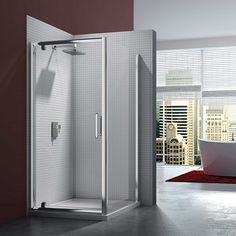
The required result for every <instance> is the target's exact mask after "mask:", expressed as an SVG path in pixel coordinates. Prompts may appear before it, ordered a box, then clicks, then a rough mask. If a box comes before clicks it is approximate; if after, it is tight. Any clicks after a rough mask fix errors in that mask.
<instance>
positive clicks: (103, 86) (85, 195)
mask: <svg viewBox="0 0 236 236" xmlns="http://www.w3.org/2000/svg"><path fill="white" fill-rule="evenodd" d="M110 53H115V51H114V52H112V51H110ZM117 53H118V52H117ZM119 54H120V58H118V59H117V61H116V63H117V64H119V65H120V66H122V70H123V72H122V73H121V77H120V78H119V81H118V80H117V78H116V76H115V75H114V79H110V80H109V78H108V70H109V66H110V68H111V67H112V66H113V67H114V65H109V58H108V50H107V38H106V37H93V38H91V37H88V38H78V39H70V40H55V41H41V42H34V43H31V57H30V58H31V60H30V68H31V76H30V77H31V78H30V106H31V108H30V110H31V112H30V114H31V116H30V135H31V142H30V143H31V145H30V147H31V150H30V156H31V158H30V166H31V173H30V214H33V215H35V214H36V215H42V216H43V215H45V216H56V217H73V218H83V219H98V220H102V219H107V218H108V217H111V216H114V215H117V214H119V213H121V212H124V211H127V210H129V209H132V208H134V207H136V206H138V205H139V200H138V80H139V55H138V54H136V55H135V57H133V61H134V63H135V87H134V88H135V91H133V92H134V93H133V95H134V96H133V97H132V99H133V103H132V105H133V107H132V108H130V107H129V106H130V104H129V103H130V101H129V100H130V97H129V96H130V94H129V87H130V84H129V83H130V82H129V80H128V79H127V78H128V76H129V63H128V61H129V53H128V48H123V49H121V50H120V51H119ZM117 64H116V65H117ZM114 72H115V71H114ZM118 74H119V73H118ZM129 109H131V110H133V113H130V112H129ZM131 116H132V117H131ZM130 124H131V126H132V127H129V126H130ZM132 147H133V148H132Z"/></svg>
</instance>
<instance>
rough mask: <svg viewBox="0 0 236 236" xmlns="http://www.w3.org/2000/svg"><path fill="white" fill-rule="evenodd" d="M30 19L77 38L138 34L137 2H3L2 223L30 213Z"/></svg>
mask: <svg viewBox="0 0 236 236" xmlns="http://www.w3.org/2000/svg"><path fill="white" fill-rule="evenodd" d="M26 15H30V16H33V17H35V18H38V19H40V20H42V21H45V22H47V23H49V24H51V25H54V26H56V27H58V28H60V29H63V30H65V31H67V32H69V33H72V34H82V33H95V32H108V31H126V30H133V0H20V1H19V0H1V1H0V30H1V34H0V127H1V129H0V223H4V222H8V221H10V220H13V219H15V218H18V217H21V216H24V215H25V213H26V211H25V209H26Z"/></svg>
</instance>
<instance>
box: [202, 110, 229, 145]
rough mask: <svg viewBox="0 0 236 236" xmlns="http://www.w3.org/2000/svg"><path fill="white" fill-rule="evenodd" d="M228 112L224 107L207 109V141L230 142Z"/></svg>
mask: <svg viewBox="0 0 236 236" xmlns="http://www.w3.org/2000/svg"><path fill="white" fill-rule="evenodd" d="M228 131H229V124H228V112H227V109H226V108H225V107H224V106H209V107H208V108H207V109H206V119H205V138H206V139H207V140H216V141H228V135H229V132H228Z"/></svg>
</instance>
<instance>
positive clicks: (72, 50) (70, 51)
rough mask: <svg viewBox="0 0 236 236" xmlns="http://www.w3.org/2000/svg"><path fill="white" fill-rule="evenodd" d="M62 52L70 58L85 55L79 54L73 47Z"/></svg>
mask: <svg viewBox="0 0 236 236" xmlns="http://www.w3.org/2000/svg"><path fill="white" fill-rule="evenodd" d="M62 51H63V52H65V53H68V54H70V55H72V56H77V55H85V53H83V52H79V51H78V50H77V49H76V48H75V47H74V48H69V49H64V50H62Z"/></svg>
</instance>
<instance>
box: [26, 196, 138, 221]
mask: <svg viewBox="0 0 236 236" xmlns="http://www.w3.org/2000/svg"><path fill="white" fill-rule="evenodd" d="M139 205H140V203H139V202H134V201H126V200H110V201H109V204H108V211H107V214H103V213H102V210H101V200H99V199H81V198H72V199H68V200H65V201H60V202H57V203H54V204H50V205H46V207H45V208H39V209H32V210H31V211H30V215H32V216H45V217H57V218H72V219H73V218H74V219H86V220H108V219H110V218H112V217H114V216H117V215H120V214H123V213H125V212H127V211H129V210H131V209H133V208H136V207H138V206H139Z"/></svg>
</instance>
